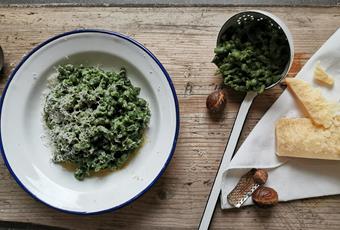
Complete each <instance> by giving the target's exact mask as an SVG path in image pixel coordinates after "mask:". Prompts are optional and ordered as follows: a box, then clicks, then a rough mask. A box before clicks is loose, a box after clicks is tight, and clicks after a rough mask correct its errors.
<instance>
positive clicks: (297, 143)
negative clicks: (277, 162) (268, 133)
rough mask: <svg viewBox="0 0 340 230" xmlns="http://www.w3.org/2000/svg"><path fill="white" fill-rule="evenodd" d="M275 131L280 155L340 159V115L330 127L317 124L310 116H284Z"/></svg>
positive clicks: (277, 152)
mask: <svg viewBox="0 0 340 230" xmlns="http://www.w3.org/2000/svg"><path fill="white" fill-rule="evenodd" d="M275 132H276V154H277V155H279V156H288V157H303V158H315V159H328V160H340V116H335V117H334V119H333V121H332V125H331V126H330V127H329V128H323V127H321V126H315V125H314V124H313V122H312V120H311V119H309V118H282V119H280V120H279V121H278V122H277V123H276V129H275Z"/></svg>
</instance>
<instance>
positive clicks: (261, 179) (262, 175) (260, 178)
mask: <svg viewBox="0 0 340 230" xmlns="http://www.w3.org/2000/svg"><path fill="white" fill-rule="evenodd" d="M253 178H254V181H255V183H257V184H260V185H262V184H264V183H266V181H267V179H268V172H267V170H265V169H257V170H256V172H255V174H254V176H253Z"/></svg>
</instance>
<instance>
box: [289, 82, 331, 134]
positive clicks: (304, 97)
mask: <svg viewBox="0 0 340 230" xmlns="http://www.w3.org/2000/svg"><path fill="white" fill-rule="evenodd" d="M286 83H287V85H288V87H289V89H290V90H291V91H292V92H293V94H294V95H295V96H296V97H297V98H298V100H299V101H300V102H301V103H302V105H303V107H304V109H305V111H306V112H307V113H308V116H309V117H310V118H311V119H312V120H313V122H314V123H315V124H316V125H321V126H323V127H325V128H329V127H330V126H331V125H332V119H333V117H334V110H333V109H332V108H331V103H329V102H328V101H327V100H326V99H325V98H324V97H323V96H322V95H321V92H320V90H319V89H317V88H313V87H312V86H311V85H310V84H308V83H307V82H305V81H304V80H301V79H295V78H287V79H286Z"/></svg>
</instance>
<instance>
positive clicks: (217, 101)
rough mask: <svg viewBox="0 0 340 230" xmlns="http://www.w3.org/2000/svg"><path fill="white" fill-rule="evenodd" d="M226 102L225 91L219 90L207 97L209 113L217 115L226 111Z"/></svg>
mask: <svg viewBox="0 0 340 230" xmlns="http://www.w3.org/2000/svg"><path fill="white" fill-rule="evenodd" d="M226 102H227V100H226V95H225V92H224V91H223V90H217V91H215V92H212V93H211V94H210V95H209V96H208V97H207V101H206V105H207V108H208V110H209V111H211V112H213V113H217V112H221V111H222V110H223V109H224V107H225V104H226Z"/></svg>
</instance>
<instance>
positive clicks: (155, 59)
mask: <svg viewBox="0 0 340 230" xmlns="http://www.w3.org/2000/svg"><path fill="white" fill-rule="evenodd" d="M80 33H100V34H107V35H111V36H115V37H119V38H122V39H124V40H126V41H128V42H131V43H132V44H134V45H135V46H137V47H139V48H140V49H142V50H143V51H144V52H146V53H147V54H148V55H149V56H150V57H151V58H152V59H153V60H154V61H155V62H156V64H157V65H158V66H159V68H160V69H161V70H162V72H163V74H164V76H165V77H166V79H167V81H168V83H169V86H170V88H171V92H172V95H173V99H174V102H175V107H176V132H175V136H174V139H173V144H172V148H171V151H170V153H169V156H168V159H167V160H166V162H165V164H164V165H163V167H162V169H161V170H160V172H159V173H158V175H157V176H156V178H154V179H153V181H152V182H151V183H150V184H149V185H148V186H147V187H146V188H144V189H143V190H142V191H141V192H140V193H138V194H137V195H136V196H134V197H133V198H131V199H130V200H128V201H126V202H124V203H122V204H120V205H117V206H115V207H112V208H109V209H104V210H100V211H95V212H79V211H72V210H67V209H62V208H58V207H55V206H53V205H50V204H48V203H47V202H45V201H43V200H41V199H40V198H39V197H37V196H36V195H34V194H33V193H32V192H31V191H29V190H28V189H27V188H26V187H25V185H24V184H23V183H21V181H20V180H19V178H18V177H17V176H16V174H15V173H14V171H13V170H12V168H11V166H10V164H9V162H8V161H7V158H6V153H5V151H4V148H3V142H2V130H1V118H2V116H1V115H2V108H3V102H4V98H5V96H6V92H7V89H8V87H9V85H10V83H11V81H12V79H13V78H14V77H15V74H16V72H17V71H18V70H19V69H20V67H21V66H22V65H23V64H24V63H25V62H26V61H27V59H28V58H29V57H30V56H31V55H33V54H34V53H35V52H36V51H38V50H39V49H40V48H42V47H44V46H45V45H47V44H49V43H50V42H52V41H55V40H57V39H59V38H62V37H65V36H68V35H72V34H80ZM179 126H180V122H179V105H178V98H177V94H176V90H175V87H174V85H173V83H172V81H171V78H170V76H169V74H168V73H167V71H166V70H165V68H164V67H163V65H162V64H161V62H160V61H159V60H158V59H157V58H156V56H155V55H153V54H152V53H151V51H149V50H148V49H147V48H145V47H144V46H143V45H142V44H141V43H139V42H137V41H135V40H134V39H132V38H130V37H128V36H126V35H124V34H121V33H117V32H113V31H108V30H101V29H80V30H72V31H69V32H65V33H62V34H59V35H56V36H53V37H51V38H49V39H48V40H46V41H44V42H42V43H40V44H39V45H37V46H36V47H34V48H33V49H32V50H31V51H30V52H29V53H28V54H27V55H25V56H24V57H23V58H22V60H21V61H20V63H19V64H18V65H17V66H16V67H15V69H14V70H13V71H12V73H11V74H10V76H9V79H8V81H7V83H6V86H5V88H4V90H3V93H2V96H1V99H0V150H1V155H2V158H3V159H4V162H5V165H6V166H7V168H8V170H9V172H10V173H11V175H12V177H13V178H14V179H15V181H16V182H17V183H18V184H19V186H20V187H21V188H22V189H23V190H25V191H26V192H27V193H28V194H29V195H30V196H31V197H33V198H34V199H36V200H37V201H39V202H41V203H43V204H45V205H47V206H49V207H51V208H54V209H57V210H59V211H62V212H65V213H70V214H77V215H95V214H101V213H106V212H110V211H115V210H117V209H120V208H122V207H125V206H127V205H129V204H131V203H132V202H133V201H135V200H137V199H138V198H139V197H141V196H142V195H143V194H144V193H145V192H147V191H148V190H149V189H150V188H151V187H152V186H153V185H154V184H155V183H156V181H157V180H158V179H159V178H160V177H161V176H162V174H163V173H164V171H165V169H166V167H167V166H168V164H169V163H170V160H171V158H172V156H173V154H174V151H175V148H176V143H177V138H178V134H179Z"/></svg>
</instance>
